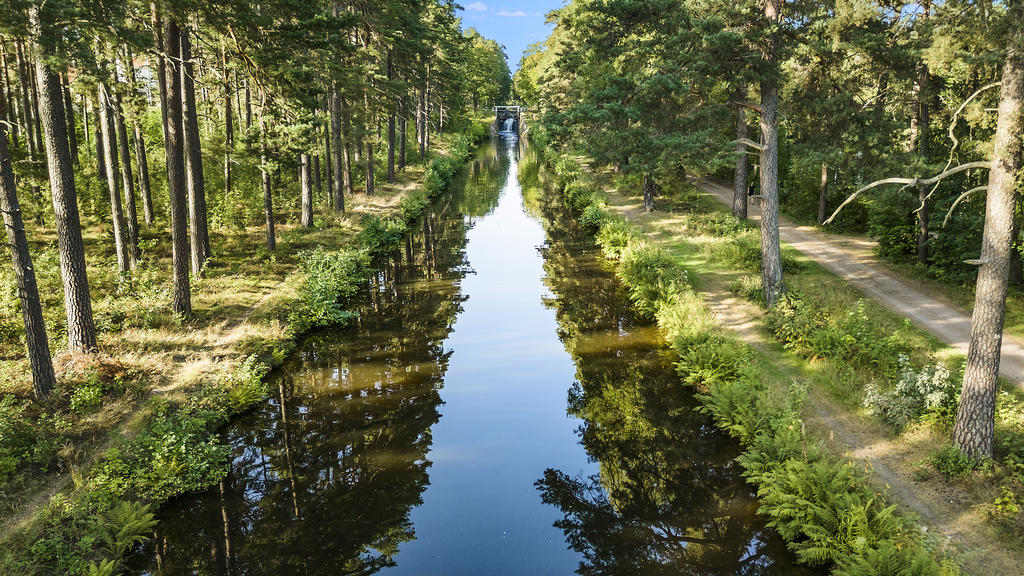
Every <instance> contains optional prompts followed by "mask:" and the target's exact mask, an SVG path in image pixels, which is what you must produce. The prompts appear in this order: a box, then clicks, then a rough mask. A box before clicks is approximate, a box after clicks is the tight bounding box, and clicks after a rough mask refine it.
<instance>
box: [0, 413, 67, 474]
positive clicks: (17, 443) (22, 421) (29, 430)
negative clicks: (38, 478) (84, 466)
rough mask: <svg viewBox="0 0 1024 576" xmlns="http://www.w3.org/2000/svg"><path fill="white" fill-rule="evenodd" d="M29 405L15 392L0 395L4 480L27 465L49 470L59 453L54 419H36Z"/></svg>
mask: <svg viewBox="0 0 1024 576" xmlns="http://www.w3.org/2000/svg"><path fill="white" fill-rule="evenodd" d="M28 406H29V403H28V402H27V401H21V400H18V399H16V398H14V397H13V396H4V397H2V398H0V482H3V481H4V480H6V479H7V478H8V477H9V476H11V475H13V474H14V473H15V472H17V471H18V470H20V469H21V468H23V467H26V466H33V467H35V468H37V469H43V470H45V469H47V468H49V466H50V465H51V464H52V463H53V460H54V458H55V457H56V454H57V448H58V445H57V438H56V436H55V435H54V434H53V433H52V432H53V426H52V424H53V423H52V420H51V419H49V418H45V417H41V418H39V419H38V420H37V421H36V422H33V421H32V420H31V419H30V418H29V417H28V415H26V414H25V411H26V410H27V409H28Z"/></svg>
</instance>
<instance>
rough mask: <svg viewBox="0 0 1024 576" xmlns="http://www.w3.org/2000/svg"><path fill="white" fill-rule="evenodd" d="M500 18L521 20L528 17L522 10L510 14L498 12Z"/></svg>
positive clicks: (504, 11) (503, 11)
mask: <svg viewBox="0 0 1024 576" xmlns="http://www.w3.org/2000/svg"><path fill="white" fill-rule="evenodd" d="M498 16H501V17H502V18H521V17H523V16H526V12H523V11H522V10H516V11H515V12H510V11H508V10H505V9H502V10H501V11H499V12H498Z"/></svg>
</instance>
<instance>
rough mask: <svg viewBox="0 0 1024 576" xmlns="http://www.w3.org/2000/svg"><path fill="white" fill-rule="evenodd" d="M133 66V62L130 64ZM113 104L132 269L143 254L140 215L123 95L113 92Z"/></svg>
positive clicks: (129, 257)
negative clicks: (129, 151) (140, 247)
mask: <svg viewBox="0 0 1024 576" xmlns="http://www.w3.org/2000/svg"><path fill="white" fill-rule="evenodd" d="M128 65H129V66H130V65H131V62H129V63H128ZM110 96H111V103H112V104H113V109H112V111H113V113H114V118H113V119H114V126H115V127H116V128H117V150H118V153H119V154H120V155H121V189H122V190H123V191H124V218H125V226H126V228H125V230H126V231H127V232H128V259H129V262H131V266H132V268H135V267H136V266H137V265H138V263H139V258H141V257H142V252H141V251H140V250H139V215H138V211H137V210H136V207H135V183H134V181H133V180H132V158H131V155H130V154H129V153H128V127H127V126H126V125H125V122H124V107H123V106H121V95H120V94H118V93H117V92H116V91H111V93H110Z"/></svg>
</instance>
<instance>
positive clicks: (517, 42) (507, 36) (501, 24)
mask: <svg viewBox="0 0 1024 576" xmlns="http://www.w3.org/2000/svg"><path fill="white" fill-rule="evenodd" d="M459 4H461V5H462V7H463V10H462V12H460V14H459V15H460V16H462V27H463V29H467V28H476V29H477V31H478V32H480V34H482V35H484V36H486V37H487V38H493V39H495V40H497V41H498V42H499V43H501V44H502V45H504V46H505V53H506V54H508V64H509V66H510V67H511V68H512V70H513V71H515V70H516V68H518V67H519V57H520V56H522V55H523V50H525V49H526V47H527V46H529V45H530V44H533V43H534V42H540V41H542V40H544V39H545V38H547V37H548V33H549V32H551V27H550V26H548V25H547V24H545V23H544V20H545V19H546V17H547V13H548V12H550V11H551V10H555V9H557V8H561V7H562V6H564V5H565V2H564V1H563V0H518V1H508V0H506V1H501V0H461V1H460V2H459Z"/></svg>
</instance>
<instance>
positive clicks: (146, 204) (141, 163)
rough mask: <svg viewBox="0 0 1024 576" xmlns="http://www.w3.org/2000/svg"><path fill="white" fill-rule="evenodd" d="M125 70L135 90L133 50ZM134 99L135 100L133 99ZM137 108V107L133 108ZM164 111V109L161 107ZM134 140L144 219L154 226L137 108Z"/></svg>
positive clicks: (128, 54) (135, 111)
mask: <svg viewBox="0 0 1024 576" xmlns="http://www.w3.org/2000/svg"><path fill="white" fill-rule="evenodd" d="M161 67H163V65H161ZM125 68H126V69H127V70H128V82H129V85H130V86H132V90H133V93H134V90H135V89H136V88H135V85H136V84H135V60H134V58H133V57H132V53H131V50H128V53H127V58H126V60H125ZM133 99H134V98H133ZM133 108H135V107H133ZM161 109H163V107H161ZM161 113H163V112H161ZM132 139H133V143H134V146H135V163H136V164H137V166H138V192H139V196H140V197H141V200H142V218H143V219H144V221H145V225H147V227H150V225H153V193H152V191H151V189H150V160H148V158H146V155H145V154H146V153H145V138H143V137H142V123H141V121H139V112H138V110H137V108H136V109H135V110H133V113H132Z"/></svg>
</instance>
